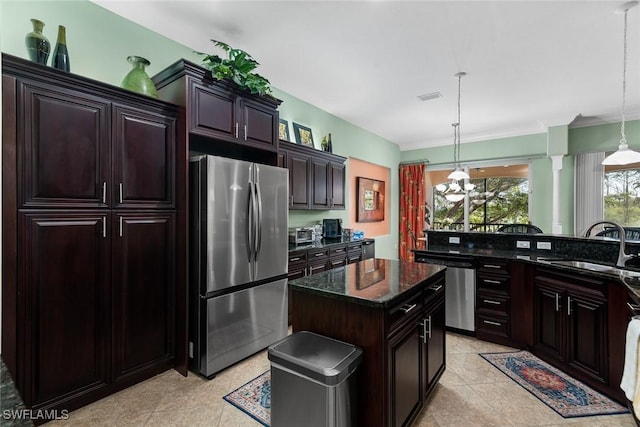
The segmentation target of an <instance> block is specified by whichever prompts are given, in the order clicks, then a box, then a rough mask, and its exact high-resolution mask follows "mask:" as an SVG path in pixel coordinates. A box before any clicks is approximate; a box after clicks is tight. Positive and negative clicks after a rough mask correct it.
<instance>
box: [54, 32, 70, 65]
mask: <svg viewBox="0 0 640 427" xmlns="http://www.w3.org/2000/svg"><path fill="white" fill-rule="evenodd" d="M51 66H52V67H53V68H57V69H59V70H62V71H67V72H69V71H71V66H70V64H69V51H68V50H67V29H66V28H65V27H64V26H63V25H58V41H57V42H56V47H55V49H53V57H52V58H51Z"/></svg>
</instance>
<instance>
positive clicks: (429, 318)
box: [427, 315, 431, 339]
mask: <svg viewBox="0 0 640 427" xmlns="http://www.w3.org/2000/svg"><path fill="white" fill-rule="evenodd" d="M427 320H428V321H429V330H428V331H427V332H428V333H429V339H431V315H429V317H428V318H427Z"/></svg>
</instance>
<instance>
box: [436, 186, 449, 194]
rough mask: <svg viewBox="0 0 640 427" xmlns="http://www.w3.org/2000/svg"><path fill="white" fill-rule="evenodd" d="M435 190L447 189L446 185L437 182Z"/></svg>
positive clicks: (442, 191)
mask: <svg viewBox="0 0 640 427" xmlns="http://www.w3.org/2000/svg"><path fill="white" fill-rule="evenodd" d="M436 190H438V191H439V192H441V193H444V192H445V191H447V186H446V185H444V184H438V185H436Z"/></svg>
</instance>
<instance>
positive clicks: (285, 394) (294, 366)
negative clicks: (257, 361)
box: [268, 331, 362, 427]
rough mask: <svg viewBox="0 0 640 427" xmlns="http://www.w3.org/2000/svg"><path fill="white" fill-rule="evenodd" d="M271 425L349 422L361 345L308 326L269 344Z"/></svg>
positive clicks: (339, 426) (343, 426)
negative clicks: (358, 345)
mask: <svg viewBox="0 0 640 427" xmlns="http://www.w3.org/2000/svg"><path fill="white" fill-rule="evenodd" d="M268 357H269V360H270V361H271V427H300V426H304V427H347V426H355V425H356V423H355V422H354V417H355V415H356V411H355V407H356V389H357V384H356V376H355V375H354V372H355V371H356V368H357V367H358V365H359V364H360V361H361V360H362V349H360V348H359V347H356V346H354V345H352V344H347V343H345V342H342V341H338V340H335V339H333V338H328V337H325V336H322V335H318V334H315V333H313V332H308V331H301V332H296V333H294V334H292V335H290V336H288V337H286V338H284V339H283V340H281V341H279V342H277V343H275V344H273V345H271V346H270V347H269V351H268Z"/></svg>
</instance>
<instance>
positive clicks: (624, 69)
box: [620, 9, 629, 144]
mask: <svg viewBox="0 0 640 427" xmlns="http://www.w3.org/2000/svg"><path fill="white" fill-rule="evenodd" d="M628 13H629V9H626V10H625V11H624V48H623V55H622V57H623V60H622V113H621V116H622V121H621V122H620V136H621V139H620V143H621V144H626V143H627V137H626V135H625V133H624V110H625V104H626V100H627V99H626V93H627V14H628Z"/></svg>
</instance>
